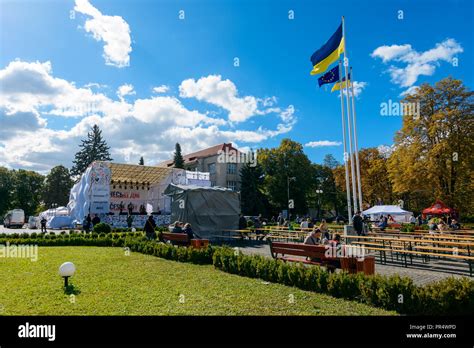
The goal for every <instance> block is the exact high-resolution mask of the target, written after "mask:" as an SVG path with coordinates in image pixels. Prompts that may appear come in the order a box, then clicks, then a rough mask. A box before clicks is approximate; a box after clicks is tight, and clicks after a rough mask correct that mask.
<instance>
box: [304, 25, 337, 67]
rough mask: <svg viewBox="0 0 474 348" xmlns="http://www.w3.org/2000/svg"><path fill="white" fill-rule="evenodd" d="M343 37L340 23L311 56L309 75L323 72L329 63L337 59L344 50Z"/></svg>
mask: <svg viewBox="0 0 474 348" xmlns="http://www.w3.org/2000/svg"><path fill="white" fill-rule="evenodd" d="M344 46H345V45H344V37H343V36H342V23H341V25H340V26H339V28H337V30H336V32H335V33H334V34H332V36H331V37H330V38H329V40H328V42H326V43H325V44H324V45H323V46H322V47H321V48H320V49H319V50H317V51H316V52H314V53H313V55H312V56H311V63H313V70H312V71H311V75H316V74H321V73H323V72H325V71H326V70H327V69H328V67H329V65H331V64H332V63H334V62H335V61H336V60H338V59H339V55H341V53H343V52H344Z"/></svg>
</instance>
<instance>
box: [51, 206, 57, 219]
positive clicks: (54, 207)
mask: <svg viewBox="0 0 474 348" xmlns="http://www.w3.org/2000/svg"><path fill="white" fill-rule="evenodd" d="M57 207H58V203H53V204H51V208H53V209H54V216H56V208H57Z"/></svg>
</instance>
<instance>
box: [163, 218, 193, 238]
mask: <svg viewBox="0 0 474 348" xmlns="http://www.w3.org/2000/svg"><path fill="white" fill-rule="evenodd" d="M169 229H170V232H171V233H186V234H187V235H188V238H189V239H193V238H194V235H195V233H194V232H193V229H192V227H191V224H190V223H188V222H187V223H184V222H181V221H175V222H174V223H173V224H171V225H170V226H169Z"/></svg>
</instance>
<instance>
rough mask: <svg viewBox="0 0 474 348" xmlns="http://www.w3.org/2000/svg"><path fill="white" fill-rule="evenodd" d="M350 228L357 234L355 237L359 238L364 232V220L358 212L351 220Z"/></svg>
mask: <svg viewBox="0 0 474 348" xmlns="http://www.w3.org/2000/svg"><path fill="white" fill-rule="evenodd" d="M352 226H353V227H354V230H355V231H356V232H357V235H358V236H360V235H361V234H362V231H363V230H364V219H362V216H361V215H360V211H358V212H357V213H356V214H355V215H354V216H353V218H352Z"/></svg>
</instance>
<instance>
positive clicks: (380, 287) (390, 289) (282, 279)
mask: <svg viewBox="0 0 474 348" xmlns="http://www.w3.org/2000/svg"><path fill="white" fill-rule="evenodd" d="M7 241H8V242H10V244H14V243H18V241H19V238H18V237H17V238H12V237H11V236H8V237H7V238H3V239H2V238H0V244H5V243H6V242H7ZM21 243H22V244H38V245H40V246H73V245H74V246H115V247H128V248H130V250H131V251H134V252H140V253H143V254H148V255H153V256H156V257H160V258H164V259H167V260H174V261H179V262H190V263H194V264H213V265H214V267H216V268H217V269H220V270H222V271H224V272H227V273H232V274H237V275H241V276H245V277H250V278H260V279H262V280H266V281H269V282H273V283H280V284H285V285H288V286H294V287H297V288H300V289H303V290H308V291H314V292H318V293H324V294H328V295H331V296H334V297H338V298H344V299H348V300H355V301H359V302H363V303H366V304H368V305H371V306H374V307H380V308H384V309H387V310H395V311H397V312H399V313H404V314H438V315H439V314H445V315H446V314H472V313H473V312H474V282H473V281H471V280H469V279H468V278H466V277H463V278H460V279H455V278H452V277H451V278H446V279H444V280H442V281H439V282H435V283H430V284H428V285H425V286H416V285H415V284H414V283H413V281H412V280H411V279H410V278H406V277H404V278H402V277H400V276H398V275H395V276H391V277H386V276H381V275H374V276H366V275H364V274H362V273H358V274H347V273H344V272H335V273H329V272H327V271H326V270H325V269H324V268H321V267H307V266H304V265H302V264H298V263H285V262H283V261H281V260H273V259H270V258H266V257H263V256H258V255H252V256H249V255H242V254H241V253H238V252H236V251H235V250H234V249H232V248H229V247H214V246H209V247H208V248H205V249H194V248H185V247H176V246H173V245H170V244H164V243H156V242H151V241H148V240H146V238H145V237H144V236H143V233H142V232H135V233H110V234H106V233H100V234H96V233H92V234H73V235H67V234H65V235H59V236H54V237H53V236H45V237H44V238H21Z"/></svg>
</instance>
